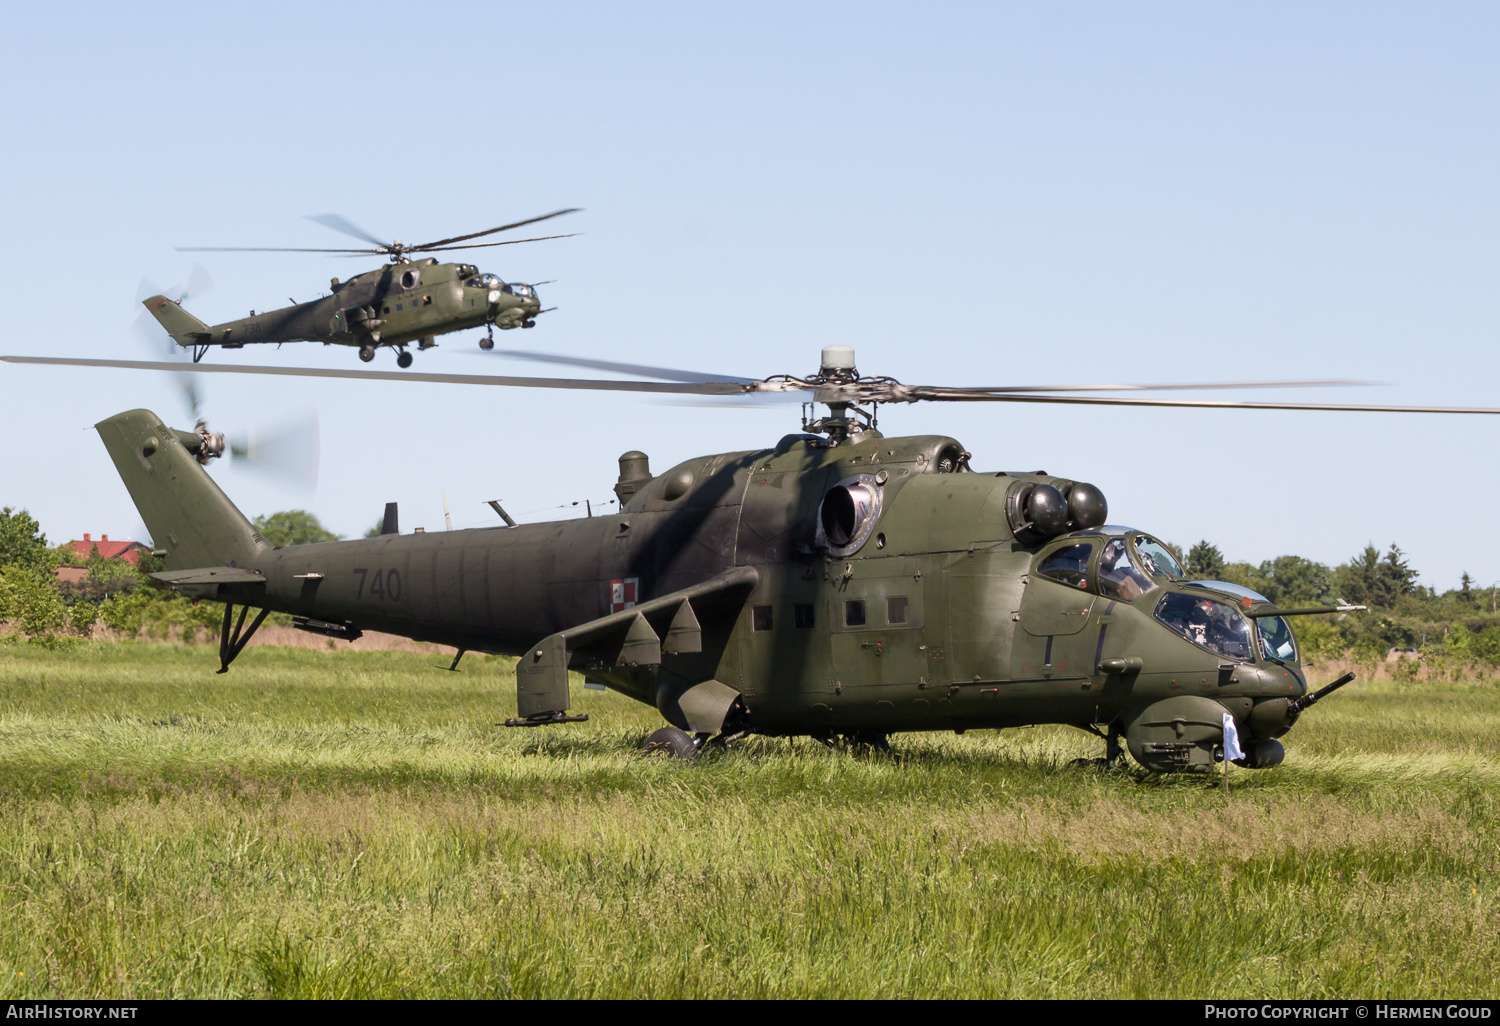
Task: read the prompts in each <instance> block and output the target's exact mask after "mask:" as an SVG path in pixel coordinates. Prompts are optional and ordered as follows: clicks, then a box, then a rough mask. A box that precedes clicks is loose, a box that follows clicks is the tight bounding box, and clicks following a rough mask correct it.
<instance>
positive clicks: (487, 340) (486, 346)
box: [479, 335, 495, 351]
mask: <svg viewBox="0 0 1500 1026" xmlns="http://www.w3.org/2000/svg"><path fill="white" fill-rule="evenodd" d="M479 348H480V349H483V350H486V351H488V350H491V349H494V348H495V340H494V338H492V337H491V336H489V335H486V336H485V337H484V338H482V339H480V340H479Z"/></svg>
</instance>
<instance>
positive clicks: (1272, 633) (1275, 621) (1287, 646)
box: [1187, 581, 1298, 664]
mask: <svg viewBox="0 0 1500 1026" xmlns="http://www.w3.org/2000/svg"><path fill="white" fill-rule="evenodd" d="M1187 584H1188V586H1189V587H1191V588H1206V589H1208V590H1209V591H1217V592H1221V593H1223V594H1225V595H1231V596H1233V597H1235V598H1237V599H1239V602H1240V605H1246V604H1247V600H1248V602H1249V603H1256V602H1263V603H1267V604H1269V603H1270V599H1268V598H1266V597H1265V596H1264V595H1262V594H1261V593H1260V592H1258V591H1251V590H1250V589H1249V588H1246V587H1244V586H1242V585H1238V584H1230V583H1229V582H1228V581H1188V582H1187ZM1255 626H1256V629H1257V632H1258V633H1259V634H1260V648H1261V654H1262V655H1264V656H1265V657H1266V658H1267V659H1270V660H1271V661H1273V662H1278V663H1293V664H1295V663H1296V662H1297V659H1298V657H1297V639H1296V638H1295V637H1294V636H1293V634H1292V627H1291V624H1289V623H1287V622H1286V619H1285V618H1284V617H1280V616H1257V617H1255Z"/></svg>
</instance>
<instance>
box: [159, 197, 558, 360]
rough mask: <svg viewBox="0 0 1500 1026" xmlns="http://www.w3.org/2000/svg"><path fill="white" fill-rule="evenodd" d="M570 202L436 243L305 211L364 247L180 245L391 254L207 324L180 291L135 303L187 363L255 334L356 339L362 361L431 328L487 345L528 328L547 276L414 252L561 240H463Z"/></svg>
mask: <svg viewBox="0 0 1500 1026" xmlns="http://www.w3.org/2000/svg"><path fill="white" fill-rule="evenodd" d="M577 209H578V208H577V207H569V208H568V209H566V210H554V211H553V212H552V213H550V214H543V215H542V216H540V217H532V218H527V219H526V220H524V221H515V222H512V223H511V224H504V225H501V226H500V227H498V228H488V229H486V230H484V231H482V232H472V233H470V234H468V235H455V236H452V237H450V238H446V239H438V240H437V241H435V242H424V243H421V244H418V245H407V244H406V243H403V242H402V241H401V240H400V239H396V240H395V241H393V242H384V241H382V240H380V239H379V238H377V237H375V236H374V235H371V234H370V233H369V232H367V231H365V230H364V229H363V228H360V227H358V226H356V225H354V224H352V223H350V222H349V221H347V220H345V219H344V218H343V217H340V216H339V215H337V214H323V215H320V216H318V217H314V218H311V220H313V221H316V222H318V223H319V224H322V225H325V226H326V227H329V228H333V229H335V230H337V231H341V232H343V233H345V234H347V235H352V236H354V237H355V238H357V239H360V240H362V241H364V242H368V243H370V244H371V247H372V248H366V249H285V248H273V247H259V246H251V247H246V246H188V247H180V248H179V252H184V253H338V254H343V255H362V254H367V253H368V254H383V255H385V256H388V257H390V263H389V264H387V265H386V266H384V267H381V268H378V269H376V270H373V271H365V272H364V273H363V274H357V275H355V276H354V277H352V278H350V279H348V280H347V281H340V280H339V279H338V278H334V279H332V280H331V281H330V283H329V287H330V290H331V293H330V294H329V295H327V296H323V297H321V298H319V299H315V300H313V301H312V302H308V303H297V302H293V304H292V305H291V306H288V307H283V308H282V309H279V310H263V311H261V312H259V313H257V312H256V311H254V310H252V311H250V316H248V317H242V318H240V319H239V320H235V321H226V322H225V323H223V324H215V325H208V324H205V323H204V322H202V321H200V320H199V319H198V318H196V317H194V316H193V315H192V314H190V313H188V312H187V310H185V309H183V307H182V303H181V301H180V299H173V298H171V297H169V296H167V295H153V296H150V297H148V298H146V299H145V300H144V301H143V302H144V305H145V307H146V309H147V310H148V311H150V313H151V315H152V316H153V317H155V318H156V319H157V320H158V321H159V322H160V323H161V326H162V327H163V328H165V329H166V330H167V333H168V334H169V335H171V336H172V339H173V341H175V342H176V343H177V344H178V345H179V346H182V347H183V348H184V349H191V350H192V353H193V362H194V363H197V362H199V361H200V360H202V359H203V357H204V356H205V355H206V354H207V353H208V351H209V349H210V348H212V347H214V346H218V347H219V348H220V349H242V348H244V347H245V346H247V345H255V344H257V343H267V342H269V343H276V344H278V345H279V344H281V343H284V342H322V343H323V344H324V345H344V346H357V347H358V348H359V358H360V359H361V360H363V361H364V362H365V363H369V362H370V361H371V360H373V359H375V350H376V349H378V348H381V347H392V348H395V349H397V350H398V354H397V356H396V364H397V366H399V367H403V368H404V367H410V366H411V364H412V354H411V353H410V352H408V351H407V348H406V347H407V346H408V345H409V344H411V343H413V342H415V343H416V344H417V348H418V349H431V348H432V347H433V346H435V345H437V342H436V338H437V336H438V335H444V334H447V333H448V332H452V331H463V330H465V329H468V328H478V327H484V328H486V329H487V332H486V335H485V337H484V338H483V339H481V340H480V342H479V347H480V348H481V349H492V348H493V347H494V345H495V328H500V329H501V330H508V329H511V328H533V327H535V326H536V318H537V317H538V316H540V315H541V314H544V313H547V312H548V311H549V310H551V309H555V307H549V308H547V309H546V310H544V309H543V308H542V305H541V300H540V299H539V298H538V296H537V291H536V290H537V286H538V285H546V284H549V282H534V283H533V282H507V281H503V280H501V279H500V278H499V277H498V276H496V275H493V274H489V273H485V272H481V271H480V270H479V268H478V267H477V266H475V265H474V264H468V263H439V262H438V260H437V259H436V258H435V257H423V256H421V255H420V254H423V253H435V252H448V251H451V250H461V249H481V248H486V247H491V246H511V245H515V244H517V243H521V242H541V241H544V240H546V239H565V238H569V237H570V235H571V234H576V233H570V234H569V235H542V236H537V237H534V238H529V239H509V240H506V241H503V242H471V241H469V240H471V239H478V238H482V237H484V236H489V235H494V234H496V233H497V232H505V231H510V230H512V229H515V228H520V227H522V226H524V225H529V224H536V223H537V222H539V221H546V220H548V219H549V218H553V217H560V216H562V215H563V214H571V213H574V212H576V211H577Z"/></svg>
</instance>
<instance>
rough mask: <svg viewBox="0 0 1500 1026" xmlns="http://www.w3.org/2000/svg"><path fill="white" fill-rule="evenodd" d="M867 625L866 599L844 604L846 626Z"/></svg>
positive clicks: (852, 600) (853, 600)
mask: <svg viewBox="0 0 1500 1026" xmlns="http://www.w3.org/2000/svg"><path fill="white" fill-rule="evenodd" d="M864 625H865V603H864V599H851V600H849V601H848V602H845V603H844V626H845V627H863V626H864Z"/></svg>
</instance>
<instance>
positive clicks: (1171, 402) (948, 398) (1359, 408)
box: [0, 358, 1500, 414]
mask: <svg viewBox="0 0 1500 1026" xmlns="http://www.w3.org/2000/svg"><path fill="white" fill-rule="evenodd" d="M0 359H3V358H0ZM922 400H930V401H936V402H992V403H1068V404H1074V405H1084V406H1168V407H1183V408H1190V409H1191V408H1195V409H1222V410H1328V411H1333V412H1339V413H1492V414H1500V408H1496V407H1492V406H1373V405H1364V404H1358V405H1355V404H1347V403H1257V402H1239V401H1236V400H1233V399H1109V398H1103V397H1097V396H1081V395H1072V396H1070V395H1024V394H1011V395H1004V394H989V395H973V394H969V393H964V392H960V391H959V390H957V389H948V388H926V387H923V386H917V387H914V388H912V390H911V400H908V401H922ZM821 401H823V400H821V399H819V402H821Z"/></svg>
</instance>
